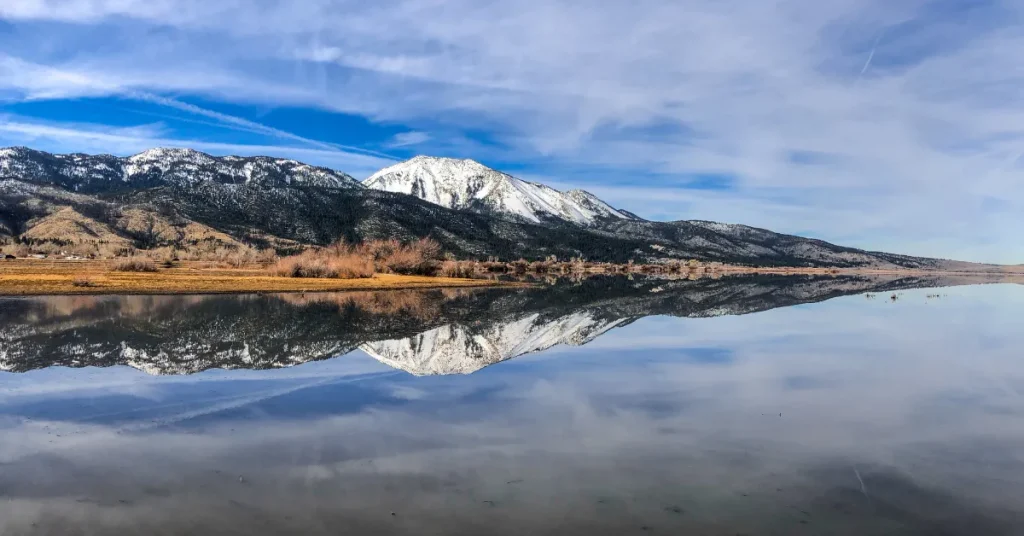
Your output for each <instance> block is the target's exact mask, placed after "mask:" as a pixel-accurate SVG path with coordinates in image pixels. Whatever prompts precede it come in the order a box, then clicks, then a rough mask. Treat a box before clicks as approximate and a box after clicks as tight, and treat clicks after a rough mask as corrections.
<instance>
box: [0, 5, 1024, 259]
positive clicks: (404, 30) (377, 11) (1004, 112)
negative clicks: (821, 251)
mask: <svg viewBox="0 0 1024 536" xmlns="http://www.w3.org/2000/svg"><path fill="white" fill-rule="evenodd" d="M1022 16H1024V3H1021V2H1019V1H1009V0H987V1H986V0H982V1H960V0H942V1H923V0H921V1H919V0H904V1H891V0H887V1H882V0H830V1H828V2H820V1H815V0H781V1H779V2H761V1H756V0H707V1H704V0H685V1H684V0H681V1H676V2H665V1H654V0H632V1H628V2H627V1H605V2H590V3H579V2H574V1H570V0H517V1H514V2H501V1H490V0H448V1H440V0H395V1H383V2H364V1H349V0H307V1H303V2H281V1H275V0H248V1H243V0H221V1H217V2H210V1H209V0H61V1H58V0H5V1H4V2H3V3H0V145H28V146H31V147H35V148H40V149H45V150H51V151H58V152H69V151H84V152H109V153H114V154H131V153H134V152H138V151H141V150H143V149H146V148H150V147H153V146H188V147H193V148H196V149H200V150H204V151H207V152H210V153H213V154H271V155H281V156H289V157H293V158H296V159H300V160H303V161H307V162H311V163H316V164H321V165H327V166H330V167H334V168H337V169H340V170H343V171H346V172H348V173H350V174H352V175H354V176H356V177H357V178H363V177H365V176H367V175H369V174H370V173H372V172H373V171H375V170H376V169H378V168H380V167H383V166H385V165H387V164H389V163H390V162H392V161H395V160H401V159H405V158H408V157H410V156H413V155H416V154H431V155H438V156H455V157H467V158H473V159H476V160H479V161H481V162H483V163H485V164H488V165H490V166H492V167H496V168H499V169H502V170H504V171H508V172H511V173H513V174H516V175H518V176H520V177H523V178H526V179H532V180H537V181H540V182H545V183H548V184H551V185H553V186H556V187H565V188H570V187H577V188H585V189H587V190H590V191H592V192H594V193H596V194H598V195H599V196H601V197H602V198H604V199H606V200H607V201H609V202H610V203H612V204H613V205H616V206H619V207H622V208H625V209H628V210H631V211H633V212H636V213H638V214H640V215H642V216H645V217H648V218H652V219H690V218H700V219H711V220H717V221H727V222H737V223H746V224H750V225H756V226H760V227H767V228H770V229H773V230H776V231H782V232H790V233H795V234H802V235H807V236H813V237H818V238H824V239H827V240H831V241H834V242H839V243H842V244H845V245H852V246H858V247H864V248H868V249H877V250H889V251H896V252H903V253H911V254H920V255H931V256H939V257H947V258H960V259H965V260H975V261H988V262H1014V263H1019V262H1024V241H1022V240H1021V239H1020V233H1021V230H1022V229H1024V180H1022V174H1021V171H1022V170H1021V156H1022V152H1024V144H1022V141H1024V94H1022V93H1021V92H1020V91H1019V88H1020V87H1022V82H1024V80H1022V79H1024V59H1022V58H1021V57H1020V54H1019V51H1020V50H1024V25H1022V24H1021V22H1022Z"/></svg>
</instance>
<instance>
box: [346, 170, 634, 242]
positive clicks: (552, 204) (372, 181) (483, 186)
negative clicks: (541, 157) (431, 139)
mask: <svg viewBox="0 0 1024 536" xmlns="http://www.w3.org/2000/svg"><path fill="white" fill-rule="evenodd" d="M363 184H364V185H365V186H367V187H369V188H373V189H377V190H384V191H389V192H396V193H403V194H407V195H414V196H416V197H419V198H420V199H423V200H424V201H427V202H430V203H433V204H436V205H441V206H443V207H447V208H452V209H460V210H465V209H474V208H475V209H479V208H486V209H489V210H490V211H493V212H497V213H505V214H510V215H514V216H518V217H520V218H522V219H525V220H527V221H530V222H534V223H540V222H542V221H544V220H545V219H549V218H557V219H561V220H565V221H570V222H573V223H577V224H581V225H591V224H593V223H594V222H595V221H596V220H598V219H601V218H620V219H633V218H632V216H630V215H628V214H626V213H623V212H621V211H618V210H616V209H614V208H612V207H611V206H610V205H608V204H607V203H605V202H604V201H601V200H600V199H598V198H597V197H596V196H594V195H593V194H590V193H588V192H585V191H583V190H570V191H568V192H560V191H558V190H556V189H554V188H551V187H550V186H546V185H544V184H540V183H535V182H529V181H524V180H522V179H518V178H516V177H513V176H512V175H509V174H507V173H502V172H501V171H497V170H495V169H491V168H489V167H487V166H485V165H483V164H481V163H479V162H477V161H475V160H469V159H456V158H442V157H432V156H422V155H421V156H417V157H414V158H412V159H410V160H407V161H405V162H400V163H398V164H394V165H392V166H388V167H386V168H384V169H382V170H380V171H378V172H377V173H374V174H373V175H371V176H370V177H369V178H368V179H366V180H365V181H363Z"/></svg>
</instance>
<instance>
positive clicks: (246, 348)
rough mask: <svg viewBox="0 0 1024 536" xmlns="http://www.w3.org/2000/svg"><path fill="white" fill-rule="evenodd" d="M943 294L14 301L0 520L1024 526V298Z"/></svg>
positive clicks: (686, 285)
mask: <svg viewBox="0 0 1024 536" xmlns="http://www.w3.org/2000/svg"><path fill="white" fill-rule="evenodd" d="M939 284H943V282H941V281H936V280H918V279H902V280H867V279H856V280H853V279H826V278H818V279H814V278H810V279H807V278H793V277H789V278H767V277H756V278H738V279H723V280H718V281H714V280H698V281H656V280H655V281H649V280H632V281H630V280H626V279H607V280H596V281H593V280H592V281H586V282H583V283H577V284H572V283H570V284H561V285H557V286H555V287H554V288H547V289H534V290H517V291H494V290H491V291H482V292H481V291H458V292H456V291H446V292H440V291H433V292H416V293H414V292H398V293H356V294H347V295H306V296H300V295H282V296H270V295H267V296H234V297H229V296H209V297H78V298H71V297H49V298H32V299H0V368H2V369H3V370H4V372H0V534H3V535H15V534H416V535H423V534H474V535H477V534H516V535H521V534H560V535H563V534H570V535H571V534H706V535H728V536H735V535H737V534H744V535H750V536H754V535H803V534H807V535H812V534H821V535H847V534H848V535H875V534H878V535H883V534H884V535H890V534H893V535H1020V534H1024V361H1022V359H1024V354H1022V352H1021V348H1024V329H1022V327H1024V321H1022V317H1021V314H1020V313H1021V311H1022V310H1024V287H1022V286H1019V285H1002V284H997V285H980V286H952V287H943V288H921V287H929V286H933V285H939ZM894 296H895V299H893V297H894Z"/></svg>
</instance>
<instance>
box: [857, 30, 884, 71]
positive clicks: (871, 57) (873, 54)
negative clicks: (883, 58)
mask: <svg viewBox="0 0 1024 536" xmlns="http://www.w3.org/2000/svg"><path fill="white" fill-rule="evenodd" d="M884 33H885V32H884V31H883V32H879V33H878V37H876V38H875V43H874V44H873V45H871V52H870V53H868V61H865V62H864V67H861V69H860V74H859V75H857V79H858V80H859V79H860V77H862V76H864V73H866V72H867V70H868V67H871V60H873V59H875V49H877V48H878V42H879V41H881V40H882V34H884Z"/></svg>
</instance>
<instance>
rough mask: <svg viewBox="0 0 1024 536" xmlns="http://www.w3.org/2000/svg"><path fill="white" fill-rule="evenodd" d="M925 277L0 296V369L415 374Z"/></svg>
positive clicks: (459, 369)
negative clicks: (654, 324) (385, 369)
mask: <svg viewBox="0 0 1024 536" xmlns="http://www.w3.org/2000/svg"><path fill="white" fill-rule="evenodd" d="M940 282H941V281H940V280H937V279H936V278H931V277H902V278H871V277H843V278H834V277H827V276H818V277H813V276H812V277H797V276H782V275H778V276H771V275H758V276H746V277H733V278H727V279H717V280H716V279H696V280H688V279H676V280H663V279H646V278H640V279H631V278H626V277H601V278H593V279H585V280H582V281H577V282H575V283H573V284H564V285H554V286H551V287H545V288H532V289H520V290H514V291H509V290H501V289H492V290H484V291H481V290H465V289H463V290H447V289H446V290H429V291H413V290H410V291H390V292H348V293H322V294H315V293H310V294H266V295H255V294H253V295H242V296H230V295H219V296H217V295H215V296H65V297H42V298H26V299H8V300H2V299H0V303H2V304H3V308H2V310H0V341H2V342H3V344H4V348H5V350H4V352H3V353H2V354H0V370H7V371H12V372H24V371H28V370H34V369H39V368H46V367H53V366H67V367H84V366H97V367H109V366H114V365H128V366H131V367H134V368H137V369H139V370H143V371H145V372H148V373H150V374H192V373H196V372H201V371H203V370H207V369H211V368H222V369H257V370H262V369H272V368H281V367H288V366H293V365H297V364H301V363H306V362H310V361H319V360H322V359H328V358H331V357H336V356H339V355H343V354H345V353H348V352H351V351H352V350H355V349H356V348H359V349H362V350H363V351H365V352H366V353H368V354H370V355H371V356H373V357H374V358H376V359H377V360H379V361H381V362H382V363H385V364H387V365H389V366H392V367H394V368H397V369H402V370H405V371H407V372H410V373H412V374H415V375H435V374H466V373H470V372H474V371H476V370H479V369H481V368H483V367H486V366H488V365H492V364H494V363H498V362H500V361H504V360H507V359H511V358H514V357H517V356H520V355H524V354H528V353H532V352H537V351H541V350H546V349H548V348H551V347H553V346H556V345H559V344H571V345H583V344H587V343H589V342H590V341H592V340H593V339H595V338H596V337H598V336H600V335H602V334H603V333H605V332H607V331H608V330H610V329H613V328H616V327H621V326H624V325H627V324H629V323H631V322H634V321H636V320H637V319H640V318H643V317H646V316H653V315H669V316H678V317H688V318H697V317H712V316H722V315H738V314H747V313H753V312H757V311H765V310H769V309H774V308H777V307H786V306H791V305H798V304H802V303H813V302H818V301H822V300H826V299H829V298H834V297H837V296H843V295H849V294H858V293H865V292H888V291H893V290H899V289H907V288H920V287H927V286H936V285H937V284H939V283H940Z"/></svg>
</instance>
